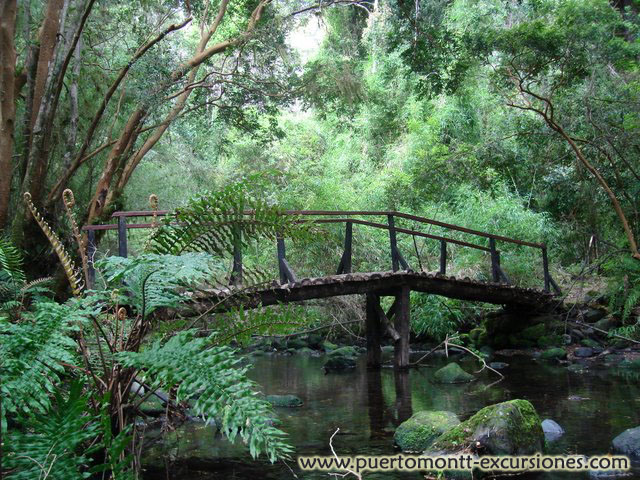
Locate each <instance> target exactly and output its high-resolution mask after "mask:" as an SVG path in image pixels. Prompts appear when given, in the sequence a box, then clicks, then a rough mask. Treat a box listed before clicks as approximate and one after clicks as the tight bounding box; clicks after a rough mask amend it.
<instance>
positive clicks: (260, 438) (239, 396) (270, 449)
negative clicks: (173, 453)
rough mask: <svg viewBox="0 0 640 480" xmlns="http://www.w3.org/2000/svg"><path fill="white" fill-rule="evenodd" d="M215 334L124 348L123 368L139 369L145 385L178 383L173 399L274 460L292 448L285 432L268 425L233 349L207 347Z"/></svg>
mask: <svg viewBox="0 0 640 480" xmlns="http://www.w3.org/2000/svg"><path fill="white" fill-rule="evenodd" d="M215 340H216V339H215V336H211V337H208V338H197V337H196V331H195V330H188V331H183V332H180V333H178V334H176V335H175V336H174V337H172V338H171V339H169V340H168V341H167V342H166V343H164V344H162V343H160V342H159V341H158V342H155V343H154V344H153V345H152V346H151V347H149V348H147V349H145V350H144V351H143V352H140V353H134V352H123V353H120V354H119V355H118V358H119V359H120V360H121V361H122V363H123V364H124V365H125V366H128V367H134V368H140V369H143V370H144V372H145V377H146V380H147V382H148V383H151V384H152V385H155V386H160V385H162V386H163V388H165V389H170V388H173V387H177V393H176V396H177V400H178V401H186V402H189V403H191V405H192V410H193V411H194V412H195V413H196V414H197V415H199V416H202V417H203V418H204V419H205V420H206V421H208V422H211V421H214V419H215V420H217V421H219V422H220V424H221V430H222V432H223V433H224V434H225V435H226V436H227V437H228V438H229V439H230V440H231V441H233V440H234V439H235V438H236V437H237V436H240V438H241V439H242V441H243V442H244V443H245V444H247V445H248V447H249V452H250V453H251V455H252V456H254V457H256V456H258V455H259V454H261V453H266V454H267V455H268V456H269V458H270V460H271V461H272V462H273V461H275V460H276V459H278V458H284V457H287V456H288V454H289V453H290V452H291V451H292V450H291V447H289V446H288V445H287V444H286V443H285V441H284V438H285V434H284V433H283V432H282V431H280V430H279V429H277V428H276V427H274V426H273V425H272V422H273V413H272V410H271V405H270V404H269V402H267V401H266V400H265V399H263V398H261V397H259V396H258V395H257V393H256V392H255V384H254V383H253V382H252V381H250V380H248V379H247V377H246V370H247V367H238V362H239V360H238V359H237V358H236V357H235V356H234V354H233V351H232V350H231V349H230V348H228V347H224V346H211V345H212V344H213V343H214V342H215Z"/></svg>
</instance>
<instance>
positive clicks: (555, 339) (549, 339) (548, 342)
mask: <svg viewBox="0 0 640 480" xmlns="http://www.w3.org/2000/svg"><path fill="white" fill-rule="evenodd" d="M558 345H562V337H561V336H560V335H543V336H542V337H540V338H539V339H538V346H539V347H540V348H549V347H557V346H558Z"/></svg>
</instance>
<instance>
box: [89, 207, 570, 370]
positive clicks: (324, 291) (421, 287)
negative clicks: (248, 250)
mask: <svg viewBox="0 0 640 480" xmlns="http://www.w3.org/2000/svg"><path fill="white" fill-rule="evenodd" d="M169 214H170V212H167V211H158V212H152V211H131V212H115V213H114V214H113V217H114V219H117V223H114V224H106V225H88V226H85V227H84V230H85V231H87V234H88V239H89V242H88V257H89V258H90V259H91V258H93V254H94V253H95V249H96V247H95V232H96V231H99V230H117V232H118V254H119V255H120V256H124V257H126V256H127V254H128V248H127V230H129V229H132V228H152V227H153V226H154V225H153V224H151V223H132V222H131V221H130V219H133V218H136V217H151V216H154V215H169ZM246 214H248V215H250V214H251V212H246ZM284 214H285V215H292V216H299V217H302V218H304V221H308V222H313V223H315V224H335V223H338V224H344V225H345V227H344V228H345V230H344V250H343V253H342V256H341V257H340V260H339V263H338V267H337V269H336V273H335V274H328V275H325V276H321V277H315V278H298V276H297V275H296V274H295V272H294V270H293V269H292V268H291V266H290V264H289V262H288V260H287V255H286V245H285V239H284V238H281V237H279V238H278V239H277V242H276V243H277V248H276V252H277V256H276V258H277V265H278V271H279V277H280V278H279V280H274V281H273V282H272V283H271V284H268V285H263V286H260V287H258V288H253V289H249V290H247V291H246V292H245V293H243V294H242V295H237V293H238V292H239V291H243V290H244V289H243V287H242V277H243V264H242V242H241V241H237V242H235V245H236V247H235V249H234V254H233V265H232V268H231V272H230V277H229V278H230V285H229V287H226V288H216V289H211V290H210V291H208V292H206V293H205V294H204V295H202V296H200V297H199V298H198V301H197V303H198V308H199V309H202V310H203V311H205V310H207V309H211V308H217V307H216V306H220V307H218V308H219V309H223V308H224V309H229V308H230V307H231V306H242V307H243V308H255V307H260V306H267V305H274V304H281V303H290V302H299V301H304V300H310V299H317V298H327V297H335V296H340V295H354V294H364V295H365V296H366V307H365V308H366V337H367V352H368V354H367V355H368V365H369V366H370V367H379V366H380V365H381V357H382V355H381V349H380V345H381V341H382V337H383V336H384V334H385V333H386V334H388V335H389V336H390V337H391V338H392V339H393V341H394V345H395V362H394V363H395V366H396V367H399V368H406V367H408V365H409V332H410V322H409V307H410V303H409V295H410V292H411V291H412V290H414V291H418V292H424V293H429V294H433V295H441V296H444V297H449V298H456V299H461V300H471V301H479V302H486V303H492V304H498V305H507V306H512V307H518V308H522V309H523V310H526V311H529V312H530V311H533V310H538V309H544V308H546V307H547V306H548V305H549V304H550V301H551V300H552V299H553V294H552V292H551V289H553V290H554V291H555V293H560V289H559V287H558V285H557V284H556V282H555V281H554V280H553V278H552V277H551V274H550V273H549V262H548V256H547V247H546V245H545V244H543V243H533V242H527V241H523V240H517V239H513V238H508V237H504V236H501V235H496V234H492V233H486V232H481V231H478V230H472V229H469V228H465V227H460V226H457V225H451V224H447V223H443V222H439V221H437V220H432V219H429V218H424V217H419V216H416V215H409V214H406V213H401V212H395V211H371V212H368V211H309V210H302V211H299V210H290V211H286V212H284ZM372 217H374V218H375V217H384V218H385V219H386V223H377V222H373V221H371V220H369V219H370V218H372ZM397 219H403V220H408V221H411V222H413V223H414V225H421V226H425V225H426V226H429V225H434V226H437V227H441V228H443V229H445V230H448V231H451V232H461V233H464V234H468V235H471V236H473V237H474V238H478V239H479V240H480V241H484V242H486V243H488V245H481V244H479V242H478V243H470V242H467V241H463V240H460V239H458V238H453V237H446V236H441V235H434V234H431V233H428V232H425V231H420V230H413V229H407V228H401V227H399V226H396V220H397ZM354 225H362V226H365V227H369V228H375V229H381V230H386V231H388V241H389V253H390V258H389V259H390V267H391V270H389V271H380V272H362V273H355V272H352V255H353V241H352V240H353V227H354ZM399 234H403V235H411V236H413V237H414V239H415V238H416V237H421V238H427V239H431V240H435V241H437V242H439V246H440V259H439V260H440V262H439V263H440V265H439V267H440V268H439V270H438V271H436V272H426V271H422V270H421V269H420V271H415V270H413V269H412V268H411V267H410V266H409V264H408V263H407V261H406V260H405V258H404V257H403V255H402V253H401V252H400V249H399V248H398V240H397V239H398V235H399ZM498 242H502V243H511V244H517V245H520V246H522V247H526V248H532V249H537V250H540V256H541V264H542V271H543V279H541V280H542V281H541V284H542V286H543V288H540V289H535V288H522V287H518V286H515V285H513V284H511V281H510V279H509V276H508V275H507V273H505V272H504V271H503V269H502V267H501V264H500V251H499V250H498V248H497V243H498ZM448 245H457V246H460V247H464V248H471V249H476V250H480V251H482V252H485V253H486V254H487V256H488V257H489V258H490V263H491V277H492V278H491V281H486V282H484V281H478V280H472V279H469V278H455V277H453V276H447V257H448V255H447V249H448ZM93 276H94V271H93V265H90V280H92V279H93ZM382 297H393V298H394V301H393V304H392V306H391V308H390V309H389V310H388V311H386V312H385V311H384V310H383V308H382V306H381V302H380V300H381V298H382Z"/></svg>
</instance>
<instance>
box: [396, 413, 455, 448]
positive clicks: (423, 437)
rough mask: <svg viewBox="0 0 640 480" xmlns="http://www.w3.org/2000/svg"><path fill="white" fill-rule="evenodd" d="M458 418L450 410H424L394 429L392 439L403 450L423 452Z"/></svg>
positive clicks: (451, 426)
mask: <svg viewBox="0 0 640 480" xmlns="http://www.w3.org/2000/svg"><path fill="white" fill-rule="evenodd" d="M459 423H460V420H459V419H458V417H457V416H456V415H455V413H452V412H444V411H442V412H439V411H431V410H425V411H421V412H417V413H415V414H414V415H413V416H412V417H411V418H410V419H409V420H407V421H405V422H402V423H401V424H400V426H399V427H398V428H397V429H396V432H395V434H394V436H393V440H394V441H395V443H396V445H398V447H400V448H401V449H402V451H403V452H423V451H424V450H426V449H427V448H429V447H430V446H431V444H432V443H433V441H434V440H435V439H436V438H438V437H439V436H440V435H442V434H443V433H445V432H446V431H447V430H449V429H451V428H453V427H455V426H456V425H458V424H459Z"/></svg>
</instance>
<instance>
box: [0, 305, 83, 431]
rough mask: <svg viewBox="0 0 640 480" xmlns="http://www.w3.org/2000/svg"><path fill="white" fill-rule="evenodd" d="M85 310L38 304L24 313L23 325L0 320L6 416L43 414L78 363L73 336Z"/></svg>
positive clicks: (2, 392) (66, 306)
mask: <svg viewBox="0 0 640 480" xmlns="http://www.w3.org/2000/svg"><path fill="white" fill-rule="evenodd" d="M84 318H85V317H84V315H83V313H82V311H80V310H78V309H76V308H70V307H69V305H60V304H57V303H55V302H38V303H37V304H36V305H35V307H34V311H32V312H23V314H22V318H21V320H20V322H17V323H14V322H10V321H8V320H4V321H2V320H0V338H2V341H1V342H0V365H1V368H2V382H1V384H0V394H1V395H2V397H3V401H2V410H3V412H2V413H3V415H2V418H3V419H4V418H5V415H4V413H5V412H9V414H11V415H13V416H16V415H27V414H29V413H44V412H46V411H47V410H48V409H49V408H50V406H51V392H53V391H55V388H56V386H57V385H59V384H60V383H61V377H62V376H63V375H64V374H65V365H67V366H74V365H76V364H77V363H78V357H77V355H76V347H77V345H76V343H75V341H74V339H73V338H72V336H71V335H72V333H73V332H74V331H75V330H77V328H78V321H83V319H84Z"/></svg>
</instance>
